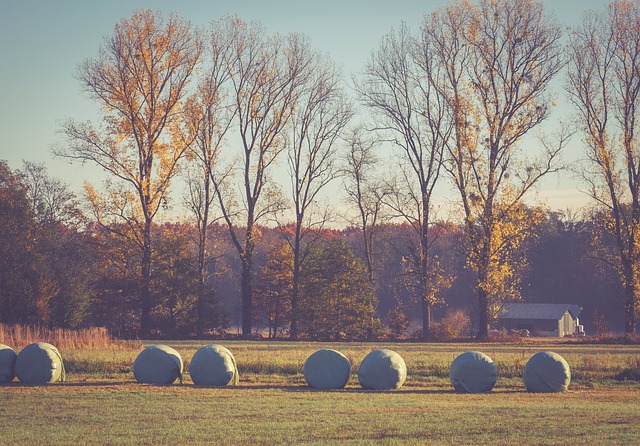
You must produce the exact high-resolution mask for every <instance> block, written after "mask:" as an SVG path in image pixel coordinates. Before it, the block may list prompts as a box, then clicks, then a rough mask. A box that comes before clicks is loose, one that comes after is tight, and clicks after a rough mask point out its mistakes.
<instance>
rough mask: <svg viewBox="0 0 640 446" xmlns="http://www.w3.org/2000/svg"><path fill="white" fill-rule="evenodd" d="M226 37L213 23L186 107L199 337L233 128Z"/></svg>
mask: <svg viewBox="0 0 640 446" xmlns="http://www.w3.org/2000/svg"><path fill="white" fill-rule="evenodd" d="M223 37H225V36H222V35H221V34H220V33H219V32H217V29H216V28H215V24H212V25H211V28H210V29H209V32H208V35H205V36H204V38H203V41H205V42H206V43H207V45H206V46H205V53H204V55H205V57H204V63H203V68H202V74H201V78H200V81H199V84H198V86H197V88H196V90H195V92H194V93H193V94H192V95H191V96H190V97H189V99H188V100H187V101H186V103H185V105H184V107H183V113H182V116H183V123H182V128H181V135H182V140H183V142H184V143H185V144H186V145H187V146H188V147H189V151H188V152H187V155H188V158H189V159H190V160H191V163H190V168H189V169H188V170H186V183H187V199H186V202H187V206H188V209H189V210H190V211H191V212H192V214H193V216H194V217H195V221H196V225H197V229H198V232H197V239H196V240H195V242H196V246H197V250H198V254H197V266H198V282H199V283H198V303H197V324H196V325H197V327H196V331H197V333H198V335H203V334H204V331H205V326H206V325H207V321H210V320H212V319H215V318H213V316H214V315H212V314H209V313H210V312H211V311H213V307H214V305H213V303H214V302H213V298H214V296H213V293H214V290H213V288H212V286H211V280H210V275H211V274H210V266H211V265H212V264H214V263H215V262H213V259H214V254H212V253H210V252H208V251H207V245H208V242H209V228H210V225H212V224H213V223H215V222H216V221H218V219H219V218H215V216H214V215H212V210H213V208H214V207H215V203H216V202H217V197H216V194H215V191H214V186H213V180H212V178H213V177H214V172H215V171H216V168H217V165H218V164H219V163H220V162H221V159H220V151H221V149H222V146H223V144H224V143H225V137H226V135H227V133H228V131H229V129H230V128H231V124H232V122H233V121H232V120H233V113H234V109H233V108H232V107H230V105H229V103H228V99H229V97H228V96H229V95H228V89H227V88H226V84H227V83H228V80H229V76H230V73H229V70H228V67H227V65H226V63H227V60H228V58H229V52H230V51H231V46H230V45H229V43H230V42H228V41H225V40H223Z"/></svg>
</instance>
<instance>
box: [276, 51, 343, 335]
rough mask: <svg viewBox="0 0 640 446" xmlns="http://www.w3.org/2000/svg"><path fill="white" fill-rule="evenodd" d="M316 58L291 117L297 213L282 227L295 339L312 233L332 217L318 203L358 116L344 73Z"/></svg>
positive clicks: (334, 174) (291, 163) (333, 176)
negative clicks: (348, 97)
mask: <svg viewBox="0 0 640 446" xmlns="http://www.w3.org/2000/svg"><path fill="white" fill-rule="evenodd" d="M313 57H314V61H313V64H312V66H311V67H310V71H311V72H312V75H311V77H310V78H309V79H308V83H307V85H304V86H303V88H302V94H301V95H300V97H299V99H298V101H297V104H296V107H295V112H294V113H293V116H292V118H291V144H290V146H289V150H288V153H287V155H288V161H289V173H290V175H291V192H292V196H291V198H292V201H293V206H294V212H295V215H294V218H295V221H294V224H293V228H292V229H293V231H292V232H290V231H288V230H287V229H288V228H287V227H286V226H285V227H284V228H283V229H284V230H283V235H284V237H285V239H286V241H287V243H288V244H289V247H290V248H291V250H292V252H293V275H292V281H293V283H292V287H291V325H290V332H289V333H290V337H291V339H297V337H298V315H299V311H300V308H299V288H300V271H301V268H302V264H303V263H304V260H305V258H306V256H307V254H308V253H309V250H310V249H311V246H312V244H313V243H312V242H313V237H311V240H309V238H310V236H312V235H313V234H314V231H315V230H317V229H319V228H322V227H323V226H324V224H325V223H326V222H327V220H328V218H329V215H328V210H327V209H326V208H324V209H323V208H321V207H320V206H319V205H318V204H317V200H318V195H319V193H320V192H321V191H322V190H323V189H324V188H325V187H326V186H327V185H328V184H329V183H330V182H331V181H333V180H334V179H336V177H337V175H338V173H339V171H338V169H337V166H336V153H337V148H338V145H337V141H338V138H339V137H340V135H341V133H342V132H343V130H344V128H345V126H346V125H347V123H348V122H349V120H350V119H351V116H352V114H353V113H352V111H351V108H350V106H349V104H348V103H347V102H346V99H345V97H344V93H343V92H342V90H341V88H340V80H341V76H340V73H339V72H338V70H337V69H336V67H335V66H334V65H333V64H332V63H331V62H330V61H328V60H325V58H324V57H323V56H321V55H320V54H315V55H314V56H313Z"/></svg>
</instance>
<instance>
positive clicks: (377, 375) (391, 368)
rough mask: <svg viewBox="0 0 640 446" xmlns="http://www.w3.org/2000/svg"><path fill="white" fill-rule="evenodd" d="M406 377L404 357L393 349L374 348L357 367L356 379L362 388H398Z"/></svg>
mask: <svg viewBox="0 0 640 446" xmlns="http://www.w3.org/2000/svg"><path fill="white" fill-rule="evenodd" d="M406 378H407V366H406V364H405V363H404V359H402V357H401V356H400V355H399V354H397V353H396V352H394V351H393V350H387V349H381V350H374V351H372V352H371V353H369V354H368V355H367V356H365V358H364V359H363V360H362V362H361V363H360V367H358V381H359V382H360V385H361V386H362V388H363V389H372V390H389V389H399V388H400V387H402V384H403V383H404V380H405V379H406Z"/></svg>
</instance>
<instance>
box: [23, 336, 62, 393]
mask: <svg viewBox="0 0 640 446" xmlns="http://www.w3.org/2000/svg"><path fill="white" fill-rule="evenodd" d="M16 376H17V377H18V379H19V380H20V381H21V382H23V383H25V384H46V383H53V382H56V381H60V382H64V380H65V379H66V375H65V371H64V363H63V362H62V356H61V355H60V352H59V351H58V349H57V348H55V347H54V346H53V345H51V344H47V343H46V342H36V343H34V344H29V345H27V346H26V347H25V348H23V349H22V350H21V351H20V353H19V354H18V357H17V358H16Z"/></svg>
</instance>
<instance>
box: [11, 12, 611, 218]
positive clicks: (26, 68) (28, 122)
mask: <svg viewBox="0 0 640 446" xmlns="http://www.w3.org/2000/svg"><path fill="white" fill-rule="evenodd" d="M445 3H446V2H445V1H444V0H422V1H416V0H411V1H403V0H396V1H380V0H369V1H367V0H342V1H336V0H325V1H303V0H299V1H290V0H270V1H269V0H263V1H259V0H251V1H229V0H209V1H205V0H185V1H169V0H159V1H150V0H130V1H124V0H109V1H89V0H77V1H69V0H59V1H51V0H0V159H3V160H7V161H8V162H9V165H10V166H11V167H12V168H14V169H16V168H19V167H20V165H21V162H22V160H23V159H27V160H30V161H37V162H45V163H46V164H47V165H48V166H49V170H50V173H51V174H52V175H54V176H58V177H60V178H62V179H64V180H65V181H66V182H67V183H69V184H70V185H71V187H72V189H73V190H74V191H76V192H79V191H80V190H81V184H82V180H83V179H85V178H87V179H90V177H91V176H92V175H93V173H92V171H91V169H87V168H81V167H80V166H69V165H68V164H67V162H66V161H65V160H60V159H54V158H53V156H52V155H51V145H52V144H55V143H60V142H61V141H62V138H61V136H60V135H59V134H58V133H57V131H58V129H59V122H60V121H62V120H65V119H67V118H73V119H76V120H80V121H83V120H86V119H91V118H93V117H94V116H95V112H96V110H97V105H96V104H95V103H93V102H90V101H89V100H87V98H85V97H84V96H83V95H82V93H81V91H80V87H79V84H78V82H77V81H76V80H75V79H74V77H73V74H74V72H75V70H76V66H77V65H78V64H79V63H80V62H82V61H83V60H84V59H85V58H88V57H95V56H96V55H97V52H98V48H99V47H100V45H101V44H102V42H103V40H104V38H105V37H106V36H109V35H111V34H112V32H113V27H114V25H115V24H116V22H118V21H119V20H120V19H122V18H124V17H127V16H129V15H130V14H131V12H132V11H134V10H136V9H141V8H150V9H153V10H161V11H164V12H166V13H168V12H170V11H177V12H179V13H180V14H181V15H183V16H184V17H185V18H187V19H189V20H191V21H192V22H193V23H194V24H196V25H201V24H205V23H208V22H210V21H212V20H215V19H217V18H219V17H221V16H222V15H225V14H238V15H239V16H241V17H242V18H243V19H245V20H254V19H256V20H259V21H260V22H261V23H262V24H263V25H264V26H265V27H266V28H267V30H268V31H270V32H280V33H288V32H303V33H305V34H307V35H308V36H309V37H310V39H311V42H312V44H313V46H314V47H315V48H317V49H319V50H321V51H325V52H328V53H329V54H331V56H332V57H333V59H334V60H335V61H336V62H337V63H338V64H339V65H340V66H342V68H343V71H344V73H345V75H346V76H345V77H347V78H348V77H349V76H350V75H351V73H355V72H357V71H358V70H360V68H361V67H362V66H363V64H364V63H365V61H366V60H367V58H368V57H369V55H370V53H371V51H372V50H374V49H375V48H376V47H377V45H378V43H379V41H380V39H381V37H382V36H384V35H385V34H386V33H388V32H389V30H390V29H391V28H392V27H397V26H398V25H399V24H400V23H401V21H405V22H407V24H408V25H409V26H410V27H411V28H412V29H417V27H418V26H419V23H420V22H421V20H422V17H423V16H424V15H425V14H427V13H430V12H432V11H433V10H434V9H435V8H436V7H438V6H441V5H443V4H445ZM544 3H546V5H547V8H548V10H549V11H550V12H552V13H553V14H554V15H555V16H556V17H557V18H558V21H559V22H561V23H562V24H565V25H567V26H572V25H575V24H577V21H578V19H579V17H580V16H581V15H582V13H583V12H584V11H585V10H588V9H591V8H596V9H603V8H604V7H605V6H606V5H607V4H608V1H605V0H584V1H580V0H555V1H550V0H545V1H544ZM560 85H561V84H560ZM559 94H560V95H562V94H563V93H562V92H561V91H559ZM577 142H579V141H576V142H575V143H574V144H572V148H571V153H568V157H569V159H575V158H577V157H578V155H579V154H578V152H579V150H580V144H577ZM572 188H574V184H573V182H571V181H567V180H562V179H556V180H555V181H551V182H547V183H546V184H545V186H544V188H543V189H549V190H553V189H560V190H559V191H558V192H553V191H552V192H550V193H551V195H554V194H556V195H558V196H562V197H564V198H561V200H564V201H566V202H567V204H572V203H574V204H575V202H576V201H575V200H577V199H578V198H576V197H577V195H575V194H573V193H571V191H567V190H565V189H572ZM552 205H553V206H554V207H562V204H556V203H552Z"/></svg>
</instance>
